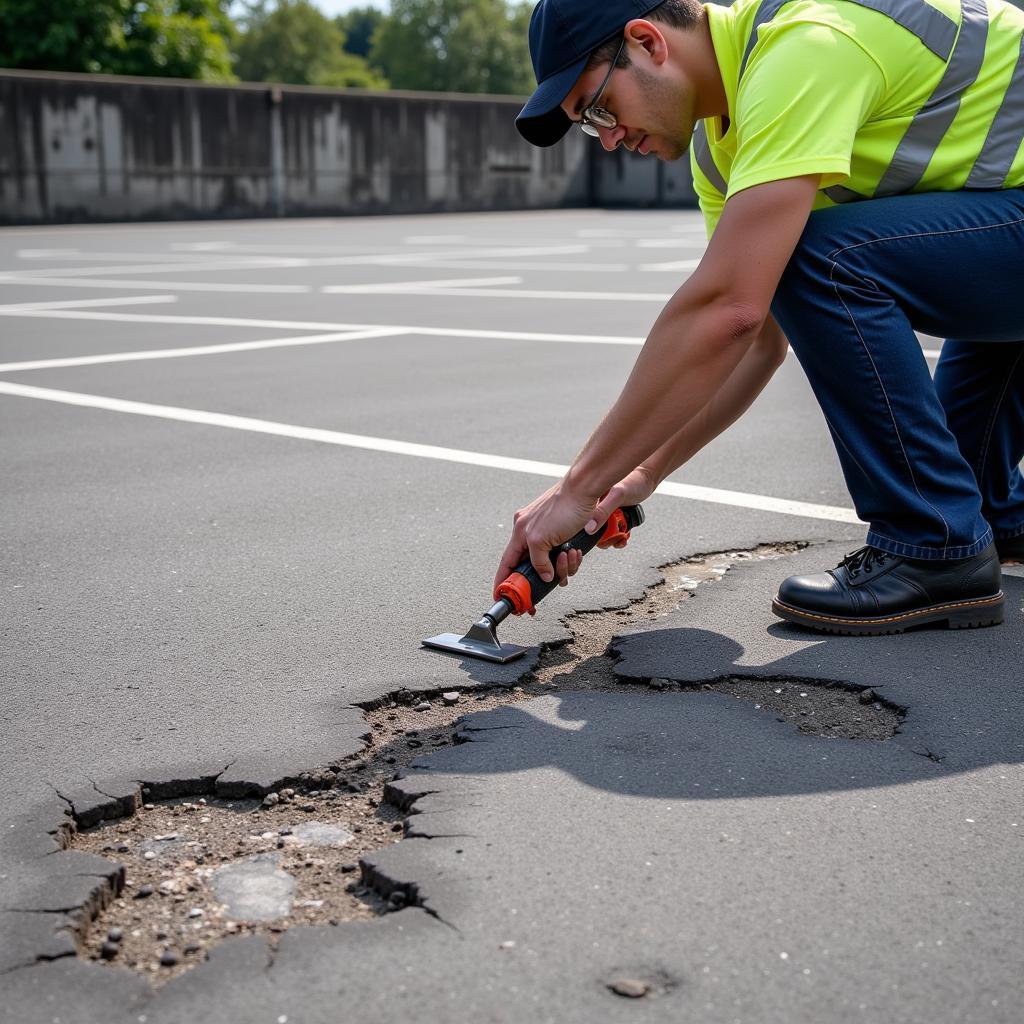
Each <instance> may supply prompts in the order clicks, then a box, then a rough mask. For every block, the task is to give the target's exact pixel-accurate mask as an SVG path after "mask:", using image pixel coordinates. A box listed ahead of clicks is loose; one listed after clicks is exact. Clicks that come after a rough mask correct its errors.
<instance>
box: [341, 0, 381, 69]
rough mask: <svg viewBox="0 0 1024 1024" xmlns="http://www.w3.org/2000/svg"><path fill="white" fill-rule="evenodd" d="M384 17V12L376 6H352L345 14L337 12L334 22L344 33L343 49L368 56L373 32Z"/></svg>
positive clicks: (364, 56)
mask: <svg viewBox="0 0 1024 1024" xmlns="http://www.w3.org/2000/svg"><path fill="white" fill-rule="evenodd" d="M384 19H385V14H384V12H383V11H381V10H380V9H379V8H377V7H353V8H352V10H351V11H349V12H348V13H347V14H339V15H338V17H337V18H335V19H334V22H335V24H336V25H337V26H338V28H340V29H341V31H342V32H344V33H345V51H346V52H347V53H353V54H355V55H356V56H357V57H363V58H367V57H369V56H370V47H371V45H372V43H373V34H374V32H376V31H377V29H378V28H380V25H381V23H382V22H383V21H384Z"/></svg>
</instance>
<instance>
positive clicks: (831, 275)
mask: <svg viewBox="0 0 1024 1024" xmlns="http://www.w3.org/2000/svg"><path fill="white" fill-rule="evenodd" d="M1022 220H1024V218H1022ZM901 237H908V238H916V237H918V236H917V235H907V236H901ZM922 237H923V236H922ZM878 241H882V239H878ZM858 244H864V243H858ZM851 248H854V246H847V247H846V248H844V249H838V250H835V251H834V252H833V253H832V254H831V255H830V256H829V260H830V261H831V264H832V266H831V268H830V269H829V274H828V276H829V281H831V282H832V288H833V290H834V291H835V294H836V298H837V299H838V300H839V302H840V304H841V305H842V307H843V309H845V310H846V315H847V316H848V317H849V318H850V323H851V324H852V325H853V329H854V330H855V331H856V332H857V338H858V340H859V341H860V343H861V345H862V346H863V348H864V352H865V354H866V355H867V357H868V360H869V362H870V363H871V369H872V370H873V371H874V374H875V380H877V381H878V386H879V388H880V389H881V391H882V397H883V398H884V399H885V404H886V408H888V410H889V418H890V419H891V420H892V427H893V431H894V432H895V434H896V440H897V441H898V442H899V445H900V451H901V452H903V461H904V463H905V464H906V467H907V472H908V473H909V474H910V482H911V483H912V484H913V485H914V490H915V491H916V492H917V496H918V498H920V499H921V502H922V503H923V504H925V505H927V506H928V507H929V508H930V509H931V510H932V511H933V512H934V513H935V514H936V515H937V516H938V517H939V519H940V520H941V522H942V526H943V529H944V530H945V531H946V540H945V543H944V544H943V546H942V550H943V553H945V551H946V549H947V548H948V547H949V534H950V530H949V523H947V522H946V517H945V516H944V515H943V514H942V513H941V512H940V511H939V510H938V509H937V508H936V507H935V506H934V505H933V504H932V503H931V502H930V501H928V499H927V498H925V496H924V495H923V494H922V493H921V488H920V487H918V485H917V478H916V477H915V476H914V467H913V466H912V465H911V464H910V456H909V455H908V454H907V449H906V446H905V445H904V444H903V438H902V437H901V436H900V428H899V426H898V424H897V423H896V416H895V414H894V413H893V410H892V403H891V402H890V401H889V395H888V393H887V392H886V390H885V383H884V382H883V381H882V375H881V374H880V373H879V372H878V366H877V364H876V363H875V360H874V357H873V356H872V355H871V349H870V348H869V347H868V343H867V342H866V341H865V340H864V335H863V334H861V330H860V326H859V325H858V323H857V318H856V317H855V316H854V315H853V313H852V312H851V311H850V307H849V306H848V305H847V304H846V301H845V300H844V299H843V296H842V294H841V293H840V291H839V285H838V283H837V282H836V279H835V271H836V268H837V267H839V266H840V264H839V261H838V260H836V259H834V258H833V257H834V256H835V255H841V254H842V253H845V252H846V251H847V250H848V249H851ZM841 269H842V270H843V271H844V272H845V273H847V274H850V276H852V277H857V276H858V275H856V274H853V273H852V271H850V270H848V269H847V268H846V267H842V268H841Z"/></svg>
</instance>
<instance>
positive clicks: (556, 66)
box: [516, 0, 661, 146]
mask: <svg viewBox="0 0 1024 1024" xmlns="http://www.w3.org/2000/svg"><path fill="white" fill-rule="evenodd" d="M660 5H661V0H655V2H654V3H651V0H614V2H612V3H595V2H594V0H540V3H539V4H537V6H536V7H535V8H534V9H533V17H532V18H531V19H530V58H531V59H532V60H533V72H534V74H535V75H536V77H537V91H536V92H535V93H534V94H533V95H532V96H531V97H530V101H529V103H527V104H526V106H525V107H523V109H522V110H521V111H520V112H519V116H518V117H517V118H516V128H518V129H519V134H520V135H522V137H523V138H524V139H526V141H527V142H530V143H533V145H535V146H553V145H554V144H555V143H556V142H558V140H559V139H561V138H562V137H563V136H564V135H565V133H566V132H567V131H568V130H569V128H570V127H571V126H572V121H571V120H570V119H569V116H568V115H567V114H566V113H565V111H564V110H562V108H561V105H560V104H561V103H562V100H564V99H565V97H566V96H568V95H569V93H570V92H571V91H572V87H573V86H574V85H575V84H576V80H577V79H578V78H579V77H580V75H581V74H583V69H584V67H586V64H587V60H588V58H589V57H590V55H591V54H592V53H593V52H594V50H596V49H597V48H598V47H599V46H600V45H601V44H602V43H603V42H606V41H607V40H609V39H611V38H612V37H613V36H615V35H617V34H618V33H619V32H621V31H622V30H623V29H624V28H625V27H626V24H627V23H628V22H630V21H632V20H633V19H634V18H642V17H643V16H644V15H645V14H648V13H649V12H650V11H653V10H654V8H655V7H659V6H660Z"/></svg>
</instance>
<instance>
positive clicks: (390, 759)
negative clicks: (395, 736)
mask: <svg viewBox="0 0 1024 1024" xmlns="http://www.w3.org/2000/svg"><path fill="white" fill-rule="evenodd" d="M397 760H398V758H396V757H385V758H384V763H385V764H394V763H395V761H397Z"/></svg>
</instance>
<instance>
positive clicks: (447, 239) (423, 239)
mask: <svg viewBox="0 0 1024 1024" xmlns="http://www.w3.org/2000/svg"><path fill="white" fill-rule="evenodd" d="M402 241H403V242H404V243H405V244H406V245H448V244H454V243H456V242H458V243H459V244H460V245H465V244H466V243H467V242H469V241H472V239H470V237H469V235H406V236H405V238H403V239H402Z"/></svg>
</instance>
